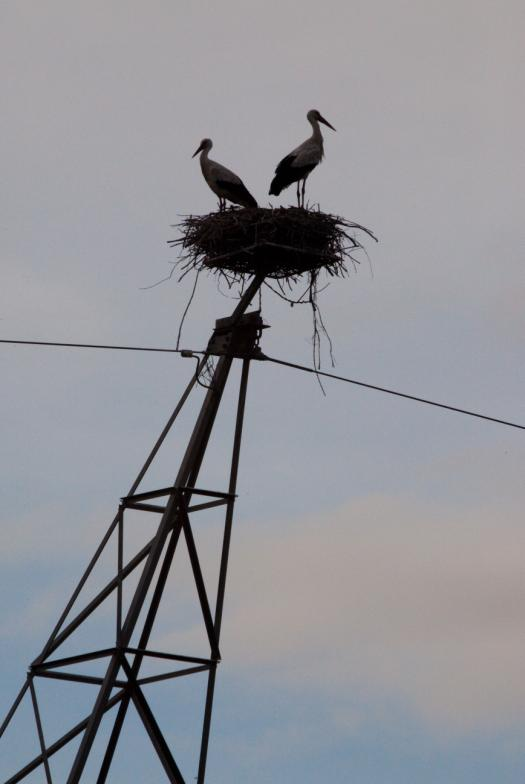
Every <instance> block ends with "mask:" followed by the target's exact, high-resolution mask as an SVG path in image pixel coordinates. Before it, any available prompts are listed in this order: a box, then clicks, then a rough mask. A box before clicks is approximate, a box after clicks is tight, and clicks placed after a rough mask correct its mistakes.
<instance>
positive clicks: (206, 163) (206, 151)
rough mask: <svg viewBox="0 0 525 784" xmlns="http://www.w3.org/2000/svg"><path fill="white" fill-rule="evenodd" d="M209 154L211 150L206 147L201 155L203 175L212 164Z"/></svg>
mask: <svg viewBox="0 0 525 784" xmlns="http://www.w3.org/2000/svg"><path fill="white" fill-rule="evenodd" d="M209 152H210V151H209V149H208V148H207V147H205V148H204V150H202V151H201V154H200V155H199V161H200V165H201V171H202V172H203V173H205V172H206V170H207V169H208V168H209V163H210V159H209V158H208V154H209Z"/></svg>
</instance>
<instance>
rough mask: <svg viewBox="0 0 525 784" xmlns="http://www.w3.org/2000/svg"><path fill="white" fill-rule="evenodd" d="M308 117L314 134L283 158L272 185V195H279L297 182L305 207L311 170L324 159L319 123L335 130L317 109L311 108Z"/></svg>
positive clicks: (301, 201) (299, 197)
mask: <svg viewBox="0 0 525 784" xmlns="http://www.w3.org/2000/svg"><path fill="white" fill-rule="evenodd" d="M306 119H307V120H308V122H309V123H310V125H311V126H312V135H311V136H310V137H309V138H308V139H306V141H304V142H303V143H302V144H300V145H299V147H296V148H295V150H292V152H291V153H289V154H288V155H287V156H286V157H285V158H283V159H282V161H281V162H280V163H279V165H278V166H277V168H276V170H275V177H274V178H273V180H272V184H271V185H270V195H271V196H278V195H279V194H280V192H281V191H282V190H284V189H285V188H287V187H288V186H289V185H291V184H292V182H296V183H297V206H298V207H304V190H305V187H306V178H307V177H308V175H309V174H310V172H311V171H312V170H313V169H315V167H316V166H317V164H318V163H321V161H322V160H323V155H324V150H323V135H322V133H321V129H320V127H319V123H320V122H321V123H323V124H324V125H328V127H329V128H331V129H332V131H335V128H334V126H333V125H330V123H329V122H328V120H325V118H324V117H323V116H322V114H321V113H320V112H318V111H317V109H310V111H309V112H308V114H307V115H306ZM301 181H302V183H303V187H302V192H301V194H300V193H299V187H300V184H301Z"/></svg>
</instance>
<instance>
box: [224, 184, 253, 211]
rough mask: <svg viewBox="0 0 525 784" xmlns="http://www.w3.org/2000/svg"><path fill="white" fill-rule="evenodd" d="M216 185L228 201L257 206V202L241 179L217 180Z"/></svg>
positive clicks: (246, 205) (243, 205)
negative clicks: (233, 180)
mask: <svg viewBox="0 0 525 784" xmlns="http://www.w3.org/2000/svg"><path fill="white" fill-rule="evenodd" d="M217 185H218V187H219V188H220V189H221V191H222V193H223V195H224V197H225V198H226V199H228V201H232V202H233V203H234V204H240V205H241V206H242V207H257V202H256V201H255V199H254V198H253V196H252V194H251V193H250V191H249V190H248V188H247V187H246V186H245V185H244V183H243V182H241V180H238V182H232V181H231V180H217Z"/></svg>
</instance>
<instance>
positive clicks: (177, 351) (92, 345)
mask: <svg viewBox="0 0 525 784" xmlns="http://www.w3.org/2000/svg"><path fill="white" fill-rule="evenodd" d="M0 343H14V344H18V345H24V346H62V347H66V348H104V349H112V350H116V351H157V352H161V353H165V354H180V353H182V351H183V349H177V348H151V347H150V346H106V345H102V344H100V343H55V342H51V341H49V340H45V341H44V340H0ZM193 353H195V354H199V353H202V352H198V351H195V352H193Z"/></svg>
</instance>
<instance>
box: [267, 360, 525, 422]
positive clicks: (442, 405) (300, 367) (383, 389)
mask: <svg viewBox="0 0 525 784" xmlns="http://www.w3.org/2000/svg"><path fill="white" fill-rule="evenodd" d="M261 359H265V360H266V361H268V362H273V363H275V364H276V365H284V366H285V367H291V368H294V369H295V370H304V371H305V372H307V373H315V374H316V375H318V376H323V377H326V378H332V379H335V380H336V381H345V382H346V383H347V384H355V385H356V386H358V387H365V388H366V389H375V390H376V391H377V392H385V393H386V394H387V395H395V396H396V397H404V398H406V399H407V400H415V401H416V402H417V403H426V405H428V406H435V407H437V408H445V409H446V410H447V411H455V412H456V413H458V414H465V415H467V416H472V417H477V418H478V419H486V420H487V421H489V422H496V423H497V424H498V425H507V426H508V427H515V428H518V429H519V430H525V425H518V424H517V423H516V422H508V421H507V420H506V419H498V418H497V417H491V416H487V415H486V414H478V413H477V412H475V411H469V410H467V409H466V408H458V407H457V406H449V405H447V404H446V403H438V402H437V401H435V400H428V399H426V398H424V397H416V395H408V394H407V393H406V392H397V391H396V390H394V389H387V388H386V387H378V386H376V385H375V384H367V383H365V382H364V381H356V380H355V379H353V378H346V377H345V376H336V375H335V374H334V373H324V372H323V371H321V370H315V369H314V368H310V367H307V366H306V365H296V364H295V363H294V362H285V361H284V360H283V359H275V358H274V357H267V356H263V357H261Z"/></svg>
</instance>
